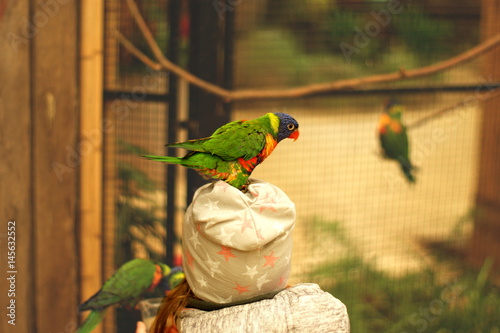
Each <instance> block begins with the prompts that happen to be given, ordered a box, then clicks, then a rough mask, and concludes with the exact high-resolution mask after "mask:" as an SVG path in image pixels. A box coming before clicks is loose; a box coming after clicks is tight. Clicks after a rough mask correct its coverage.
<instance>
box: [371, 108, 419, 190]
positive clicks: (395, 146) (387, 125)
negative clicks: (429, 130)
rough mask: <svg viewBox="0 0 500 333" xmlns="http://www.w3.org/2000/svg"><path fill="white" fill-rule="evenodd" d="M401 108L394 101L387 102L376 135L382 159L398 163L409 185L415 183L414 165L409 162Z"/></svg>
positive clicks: (406, 136)
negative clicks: (377, 135) (378, 139)
mask: <svg viewBox="0 0 500 333" xmlns="http://www.w3.org/2000/svg"><path fill="white" fill-rule="evenodd" d="M402 113H403V106H401V104H399V103H398V102H396V101H389V102H388V103H387V104H386V106H385V110H384V113H382V115H381V116H380V120H379V124H378V134H379V138H380V145H381V146H382V150H383V154H384V157H386V158H389V159H393V160H396V161H398V162H399V164H400V166H401V170H402V171H403V173H404V175H405V177H406V179H407V180H408V181H409V182H410V183H414V182H415V176H414V175H413V171H414V169H415V167H414V165H413V164H412V163H411V162H410V158H409V148H408V135H407V134H406V127H405V126H404V125H403V123H402V122H401V116H402Z"/></svg>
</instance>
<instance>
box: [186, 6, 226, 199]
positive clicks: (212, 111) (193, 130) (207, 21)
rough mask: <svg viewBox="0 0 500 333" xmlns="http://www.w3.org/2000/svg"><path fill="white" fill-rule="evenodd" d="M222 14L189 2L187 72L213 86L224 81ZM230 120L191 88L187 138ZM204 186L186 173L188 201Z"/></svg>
mask: <svg viewBox="0 0 500 333" xmlns="http://www.w3.org/2000/svg"><path fill="white" fill-rule="evenodd" d="M231 10H234V8H231ZM225 12H226V10H225V9H224V8H222V9H220V8H219V9H216V8H215V7H214V3H213V2H212V1H203V0H193V1H191V2H190V20H191V25H190V41H189V71H190V72H191V73H192V74H194V75H196V76H198V77H200V78H202V79H204V80H206V81H208V82H211V83H215V84H223V80H224V72H223V66H224V64H223V62H222V61H220V60H221V59H223V54H224V51H223V47H224V45H223V44H222V35H223V34H222V32H223V30H222V29H221V26H224V24H222V23H224V21H223V19H224V14H225ZM223 60H224V59H223ZM229 119H230V114H229V113H226V112H225V110H224V108H223V103H222V101H221V100H219V99H218V98H217V97H216V96H214V95H213V94H210V93H207V92H206V91H204V90H202V89H200V88H198V87H195V86H191V87H190V91H189V134H188V136H189V138H190V139H196V138H203V137H206V136H209V135H211V134H212V133H213V132H214V131H215V130H216V129H217V128H218V127H219V126H221V125H223V124H225V123H227V122H228V121H229ZM206 183H207V182H206V181H205V180H204V179H203V178H202V177H200V176H199V175H198V174H197V173H196V172H194V171H193V170H188V182H187V184H188V189H187V192H188V199H187V200H188V202H191V199H192V197H193V194H194V192H195V190H196V189H197V188H198V187H200V186H202V185H203V184H206Z"/></svg>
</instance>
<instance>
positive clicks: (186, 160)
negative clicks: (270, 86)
mask: <svg viewBox="0 0 500 333" xmlns="http://www.w3.org/2000/svg"><path fill="white" fill-rule="evenodd" d="M298 128H299V124H298V122H297V121H296V120H295V119H294V118H292V117H291V116H290V115H288V114H286V113H267V114H266V115H264V116H262V117H260V118H256V119H252V120H240V121H233V122H230V123H228V124H226V125H223V126H221V127H219V128H218V129H217V130H216V131H215V132H214V133H213V134H212V135H211V136H209V137H207V138H203V139H195V140H189V141H185V142H177V143H171V144H167V145H166V146H167V147H176V148H185V149H187V150H189V152H188V153H187V155H185V156H184V157H171V156H152V155H146V156H144V157H146V158H149V159H151V160H155V161H160V162H165V163H171V164H180V165H183V166H185V167H188V168H192V169H195V170H196V171H198V173H200V174H201V175H203V176H206V177H208V178H215V179H221V180H223V181H225V182H227V183H228V184H230V185H232V186H234V187H236V188H237V189H240V190H244V189H245V187H246V184H247V181H248V177H250V174H251V173H252V171H253V170H254V168H255V167H256V166H257V165H259V164H260V163H262V162H263V161H264V160H265V159H266V157H268V156H269V155H270V154H271V153H272V151H273V150H274V148H275V147H276V145H277V144H278V143H279V142H280V141H281V140H283V139H286V138H290V139H294V140H297V138H298V137H299V130H298Z"/></svg>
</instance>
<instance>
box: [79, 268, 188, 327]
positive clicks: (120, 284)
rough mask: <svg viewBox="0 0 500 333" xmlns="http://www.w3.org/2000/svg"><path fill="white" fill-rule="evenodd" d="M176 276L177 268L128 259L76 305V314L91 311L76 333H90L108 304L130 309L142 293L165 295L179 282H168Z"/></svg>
mask: <svg viewBox="0 0 500 333" xmlns="http://www.w3.org/2000/svg"><path fill="white" fill-rule="evenodd" d="M171 273H174V274H175V275H173V274H171ZM177 273H178V269H175V268H174V269H170V267H168V266H167V265H165V264H162V263H160V262H156V261H153V260H146V259H132V260H130V261H128V262H126V263H125V264H123V265H122V266H120V268H118V270H117V271H116V272H115V273H114V274H113V276H111V277H110V278H109V279H108V280H107V281H106V282H105V283H104V285H103V286H102V288H101V290H99V291H98V292H97V293H96V294H95V295H94V296H92V297H90V298H89V299H88V300H87V301H85V302H84V303H82V304H81V305H80V306H79V308H78V309H79V310H80V311H87V310H91V312H90V314H89V315H88V317H87V319H85V321H84V322H83V324H82V325H81V326H80V327H79V328H78V331H77V332H78V333H89V332H91V331H92V330H93V329H94V328H95V327H96V326H97V325H98V324H99V323H100V322H101V320H102V318H103V317H104V313H105V311H106V309H107V308H108V307H109V306H111V305H114V304H120V305H125V306H130V307H134V306H135V305H136V304H137V302H138V301H139V300H140V299H141V298H142V296H143V295H144V294H145V293H147V292H151V291H153V290H154V289H155V288H156V287H157V286H158V287H161V288H162V289H163V290H164V291H165V292H166V291H167V290H168V289H166V288H173V287H175V286H176V284H178V283H179V282H180V281H177V280H175V281H172V280H171V278H172V277H173V278H174V279H176V278H177ZM172 282H174V283H172Z"/></svg>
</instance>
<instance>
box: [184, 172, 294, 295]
mask: <svg viewBox="0 0 500 333" xmlns="http://www.w3.org/2000/svg"><path fill="white" fill-rule="evenodd" d="M294 224H295V205H294V203H293V202H292V201H291V200H290V198H288V196H287V195H286V194H285V193H284V192H283V191H282V190H281V189H279V188H278V187H276V186H274V185H272V184H269V183H266V182H263V181H260V180H256V179H251V181H250V184H249V185H248V187H247V191H246V192H242V191H240V190H238V189H236V188H234V187H233V186H230V185H228V184H226V183H225V182H223V181H217V182H214V183H211V184H207V185H205V186H202V187H200V188H199V189H198V190H197V191H196V193H195V195H194V197H193V201H192V203H191V205H190V206H189V207H188V209H187V212H186V216H185V220H184V225H183V232H182V248H183V255H184V260H183V269H184V272H185V274H186V278H187V281H188V283H189V286H190V287H191V289H192V290H193V292H194V293H195V295H196V296H197V297H199V298H201V299H202V300H204V301H207V302H213V303H218V304H223V303H231V302H236V301H240V300H245V299H250V298H253V297H255V296H258V295H262V294H266V293H270V292H275V291H279V290H282V289H283V288H285V287H286V284H287V281H288V277H289V274H290V261H291V257H292V230H293V228H294Z"/></svg>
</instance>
